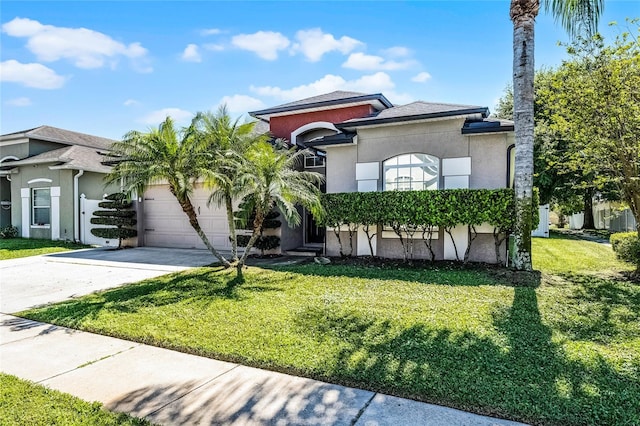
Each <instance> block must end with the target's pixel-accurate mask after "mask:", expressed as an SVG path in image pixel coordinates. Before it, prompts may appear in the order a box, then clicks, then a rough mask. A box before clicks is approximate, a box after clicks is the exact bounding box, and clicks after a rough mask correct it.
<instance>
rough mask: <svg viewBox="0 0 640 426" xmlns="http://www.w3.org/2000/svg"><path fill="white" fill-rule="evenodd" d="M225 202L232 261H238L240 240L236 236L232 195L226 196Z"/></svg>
mask: <svg viewBox="0 0 640 426" xmlns="http://www.w3.org/2000/svg"><path fill="white" fill-rule="evenodd" d="M224 204H225V207H226V208H227V222H229V238H230V239H231V261H232V262H237V261H238V240H237V238H236V222H235V220H236V218H235V216H234V215H233V200H232V199H231V197H226V196H225V197H224Z"/></svg>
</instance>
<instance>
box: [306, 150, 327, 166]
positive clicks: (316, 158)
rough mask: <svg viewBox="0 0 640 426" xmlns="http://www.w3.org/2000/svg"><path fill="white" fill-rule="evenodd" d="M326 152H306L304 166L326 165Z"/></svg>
mask: <svg viewBox="0 0 640 426" xmlns="http://www.w3.org/2000/svg"><path fill="white" fill-rule="evenodd" d="M325 157H326V154H323V153H321V152H315V153H313V154H305V156H304V167H305V169H313V168H315V167H324V159H325Z"/></svg>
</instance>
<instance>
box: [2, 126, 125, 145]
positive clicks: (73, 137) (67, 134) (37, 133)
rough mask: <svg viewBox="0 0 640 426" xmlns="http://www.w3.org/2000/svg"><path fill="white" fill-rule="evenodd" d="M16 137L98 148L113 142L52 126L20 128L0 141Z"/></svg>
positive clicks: (3, 136)
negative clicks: (20, 129)
mask: <svg viewBox="0 0 640 426" xmlns="http://www.w3.org/2000/svg"><path fill="white" fill-rule="evenodd" d="M18 138H30V139H38V140H44V141H49V142H57V143H62V144H66V145H79V146H86V147H92V148H99V149H108V148H109V147H110V146H111V144H112V143H113V142H115V141H114V140H112V139H107V138H101V137H99V136H93V135H87V134H86V133H79V132H72V131H71V130H64V129H59V128H57V127H52V126H40V127H35V128H33V129H28V130H22V131H20V132H14V133H8V134H6V135H2V136H0V141H2V140H11V139H18Z"/></svg>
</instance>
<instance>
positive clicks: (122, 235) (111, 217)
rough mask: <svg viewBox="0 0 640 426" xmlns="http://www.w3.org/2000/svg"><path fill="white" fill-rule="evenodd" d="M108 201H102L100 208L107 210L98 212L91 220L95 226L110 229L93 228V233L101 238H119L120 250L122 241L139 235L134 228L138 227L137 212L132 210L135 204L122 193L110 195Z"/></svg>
mask: <svg viewBox="0 0 640 426" xmlns="http://www.w3.org/2000/svg"><path fill="white" fill-rule="evenodd" d="M105 198H106V199H107V200H108V201H101V202H100V203H98V206H99V207H101V208H103V209H106V210H96V211H95V212H93V215H94V216H95V217H92V218H91V223H93V224H94V225H107V226H110V227H109V228H93V229H92V230H91V233H92V234H93V235H95V236H96V237H100V238H117V239H118V248H122V240H125V239H127V238H132V237H135V236H136V235H138V231H136V230H135V229H133V228H132V227H133V226H135V225H136V223H137V220H136V218H135V216H136V212H135V210H132V209H131V206H132V205H133V202H131V200H129V199H127V196H126V195H125V194H123V193H121V192H117V193H115V194H109V195H107V196H106V197H105Z"/></svg>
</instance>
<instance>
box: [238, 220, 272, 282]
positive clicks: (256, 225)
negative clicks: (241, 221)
mask: <svg viewBox="0 0 640 426" xmlns="http://www.w3.org/2000/svg"><path fill="white" fill-rule="evenodd" d="M264 218H265V215H264V213H262V212H260V211H256V217H255V219H254V220H253V232H252V233H251V238H249V242H248V243H247V246H246V247H245V248H244V253H242V257H241V258H240V260H239V261H238V263H237V265H236V268H237V272H238V278H242V268H243V267H244V263H245V262H246V261H247V257H249V252H250V251H251V248H252V247H253V245H254V244H255V243H256V241H257V240H258V237H259V236H260V229H262V224H263V223H264Z"/></svg>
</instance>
